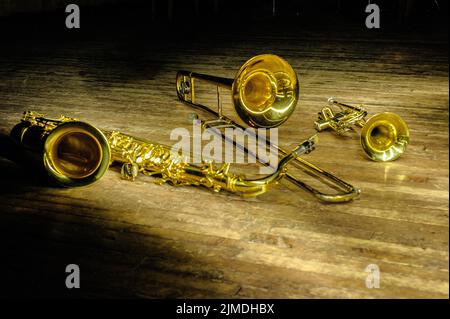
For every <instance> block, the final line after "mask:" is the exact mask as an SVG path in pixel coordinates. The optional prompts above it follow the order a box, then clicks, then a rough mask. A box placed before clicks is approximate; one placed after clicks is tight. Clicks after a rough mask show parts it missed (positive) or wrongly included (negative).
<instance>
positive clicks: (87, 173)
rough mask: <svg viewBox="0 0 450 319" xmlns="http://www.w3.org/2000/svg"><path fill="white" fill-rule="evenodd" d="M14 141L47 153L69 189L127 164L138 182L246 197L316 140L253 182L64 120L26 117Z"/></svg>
mask: <svg viewBox="0 0 450 319" xmlns="http://www.w3.org/2000/svg"><path fill="white" fill-rule="evenodd" d="M11 136H12V137H13V138H14V139H16V140H17V141H18V142H20V143H21V144H22V145H24V146H26V147H28V148H32V149H33V150H35V151H38V152H43V158H44V163H45V167H46V169H47V171H48V173H49V175H50V176H51V177H52V178H53V179H54V180H56V181H57V182H58V183H59V184H61V185H63V186H82V185H87V184H90V183H92V182H94V181H96V180H98V179H99V178H100V177H101V176H102V175H103V173H104V172H105V170H106V168H107V167H108V166H109V164H110V163H111V162H118V163H120V164H122V169H121V174H122V176H123V177H124V178H126V179H131V180H134V179H135V177H136V176H137V175H138V173H143V174H145V175H150V176H156V175H159V176H160V179H159V180H158V181H159V182H160V183H163V182H169V183H170V184H172V185H195V186H204V187H207V188H211V189H213V190H214V191H215V192H219V191H221V190H226V191H229V192H233V193H238V194H241V195H244V196H257V195H260V194H262V193H265V192H266V191H267V190H268V189H269V188H270V187H271V186H273V185H275V184H277V182H278V181H279V180H280V179H281V178H283V176H284V175H285V174H286V170H287V168H286V165H287V164H288V163H289V162H290V161H292V160H293V159H295V158H297V157H298V156H299V155H302V154H307V153H309V152H311V151H312V150H313V149H314V146H315V143H316V141H315V136H314V137H312V138H310V139H308V140H306V141H304V142H303V143H302V144H300V145H298V146H297V147H296V148H295V149H294V150H293V151H292V152H290V153H289V154H287V155H286V156H285V157H284V158H283V159H282V160H281V161H280V162H279V164H278V167H277V169H276V171H275V172H274V173H273V174H271V175H268V176H266V177H263V178H259V179H254V180H248V179H245V178H244V177H242V176H237V175H235V174H232V173H230V172H229V164H224V165H223V166H222V167H220V168H217V167H215V166H214V165H213V164H212V163H202V164H201V165H193V164H189V163H186V162H185V161H184V160H183V159H182V157H181V156H179V155H178V154H174V153H173V152H172V151H171V148H170V147H169V146H166V145H162V144H158V143H154V142H150V141H146V140H142V139H139V138H135V137H132V136H130V135H126V134H123V133H120V132H117V131H100V130H98V129H97V128H95V127H93V126H91V125H89V124H87V123H84V122H80V121H77V120H75V119H73V118H69V117H65V116H62V117H61V118H59V119H57V120H52V119H48V118H45V117H44V116H43V115H42V114H38V113H35V112H25V114H24V116H23V118H22V121H21V123H19V124H17V125H16V126H15V127H14V128H13V130H12V132H11Z"/></svg>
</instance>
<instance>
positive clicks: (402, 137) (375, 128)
mask: <svg viewBox="0 0 450 319" xmlns="http://www.w3.org/2000/svg"><path fill="white" fill-rule="evenodd" d="M328 104H329V105H330V106H331V105H336V106H338V107H339V108H340V109H341V111H340V112H337V113H335V112H334V111H333V110H332V109H331V107H330V106H325V107H323V108H322V110H321V111H320V112H319V118H318V120H317V121H316V122H314V126H315V128H316V130H317V131H318V132H321V131H323V130H326V129H328V128H331V129H332V130H334V131H336V132H337V134H338V135H343V134H344V133H346V132H348V131H350V130H353V126H357V127H360V128H362V129H361V133H360V141H361V146H362V148H363V150H364V153H365V154H366V155H367V156H368V157H369V158H370V159H371V160H374V161H381V162H387V161H393V160H396V159H397V158H399V157H400V156H401V155H402V154H403V153H404V152H405V151H406V147H407V146H408V143H409V129H408V126H407V125H406V122H405V121H404V120H403V119H402V118H401V117H400V116H399V115H397V114H395V113H391V112H383V113H378V114H376V115H373V116H372V117H371V118H369V119H368V120H366V116H367V111H366V110H365V109H364V108H363V107H362V106H352V105H348V104H343V103H340V102H338V101H336V100H335V99H334V98H329V99H328Z"/></svg>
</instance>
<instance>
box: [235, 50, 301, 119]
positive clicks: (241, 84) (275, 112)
mask: <svg viewBox="0 0 450 319" xmlns="http://www.w3.org/2000/svg"><path fill="white" fill-rule="evenodd" d="M231 90H232V99H233V104H234V107H235V110H236V113H237V114H238V115H239V117H240V118H241V120H242V121H244V122H245V123H247V124H248V125H250V126H252V127H265V128H271V127H276V126H279V125H281V124H282V123H284V122H285V121H286V120H287V119H288V118H289V117H290V116H291V114H292V112H294V110H295V107H296V105H297V101H298V96H299V82H298V78H297V73H296V72H295V71H294V69H293V68H292V67H291V65H290V64H289V63H288V62H287V61H286V60H284V59H282V58H280V57H279V56H276V55H272V54H262V55H257V56H254V57H253V58H251V59H250V60H248V61H247V62H245V63H244V64H243V65H242V67H241V68H240V69H239V71H238V73H237V75H236V77H235V79H234V81H233V85H232V88H231Z"/></svg>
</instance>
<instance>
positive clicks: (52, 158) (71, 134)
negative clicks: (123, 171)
mask: <svg viewBox="0 0 450 319" xmlns="http://www.w3.org/2000/svg"><path fill="white" fill-rule="evenodd" d="M11 137H12V138H13V139H14V140H16V141H17V142H19V143H20V144H22V145H23V146H25V148H27V149H30V150H32V151H35V152H37V153H39V154H42V160H43V164H44V167H45V169H46V171H47V173H48V175H49V176H50V177H51V178H52V179H53V180H54V181H56V182H57V183H58V184H60V185H62V186H67V187H76V186H85V185H89V184H92V183H94V182H95V181H97V180H99V179H100V178H101V177H102V176H103V174H104V173H105V171H106V170H107V168H108V167H109V162H110V148H109V144H108V141H107V140H106V137H105V136H104V135H103V133H102V132H101V131H99V130H98V129H97V128H95V127H93V126H92V125H89V124H87V123H85V122H80V121H76V120H74V119H71V118H67V117H64V116H62V117H61V118H59V119H57V120H51V119H47V118H44V117H43V115H41V114H38V113H35V112H25V113H24V116H23V118H22V121H21V122H20V123H19V124H17V125H16V126H15V127H14V128H13V129H12V131H11Z"/></svg>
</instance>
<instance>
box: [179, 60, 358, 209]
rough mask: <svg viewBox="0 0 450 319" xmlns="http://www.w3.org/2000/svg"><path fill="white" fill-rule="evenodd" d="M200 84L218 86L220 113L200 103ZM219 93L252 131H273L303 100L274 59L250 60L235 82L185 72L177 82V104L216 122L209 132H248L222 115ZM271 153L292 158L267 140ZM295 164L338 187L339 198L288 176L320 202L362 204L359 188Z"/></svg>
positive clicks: (290, 73)
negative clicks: (227, 92) (224, 91)
mask: <svg viewBox="0 0 450 319" xmlns="http://www.w3.org/2000/svg"><path fill="white" fill-rule="evenodd" d="M198 81H203V82H206V83H210V84H214V85H215V86H216V92H217V111H215V110H213V109H212V108H211V107H209V106H207V105H204V104H201V103H198V102H197V100H196V83H197V82H198ZM220 87H222V88H226V89H229V90H231V100H232V103H233V105H234V109H235V111H236V113H237V114H238V116H239V118H240V119H241V120H242V121H243V122H245V123H246V124H247V125H249V126H251V127H262V128H272V127H277V126H279V125H281V124H282V123H284V122H285V121H286V120H287V119H288V118H289V117H290V116H291V115H292V113H293V112H294V110H295V107H296V105H297V102H298V96H299V81H298V78H297V74H296V72H295V71H294V70H293V68H292V67H291V66H290V65H289V63H288V62H287V61H285V60H284V59H282V58H280V57H278V56H276V55H271V54H263V55H257V56H255V57H253V58H251V59H249V60H248V61H247V62H245V63H244V64H243V65H242V66H241V68H240V69H239V71H238V72H237V75H236V76H235V78H234V79H227V78H221V77H216V76H211V75H205V74H200V73H194V72H190V71H183V70H182V71H178V73H177V76H176V90H177V95H178V98H179V99H180V100H181V101H182V102H184V103H186V104H188V105H190V106H191V107H193V108H197V109H200V110H203V111H206V112H207V113H209V114H211V115H213V116H214V117H215V118H216V119H215V120H209V121H202V126H203V128H204V129H206V128H225V127H234V128H240V129H243V130H244V129H245V128H244V127H243V126H242V125H240V124H238V123H236V122H235V121H233V120H232V119H231V118H229V117H227V116H225V115H224V114H223V112H222V106H221V97H220V90H219V88H220ZM220 134H221V136H222V138H223V139H224V140H226V141H227V138H226V136H225V134H224V133H223V132H221V133H220ZM233 144H234V145H235V146H236V147H239V148H241V149H242V150H244V151H245V152H246V153H248V154H250V153H249V152H248V150H247V149H246V148H245V147H244V146H242V145H237V144H236V143H235V142H233ZM266 147H267V148H268V149H269V150H272V149H275V150H277V151H278V154H279V155H280V156H287V155H288V154H289V152H287V151H286V150H284V149H282V148H280V147H279V146H277V145H273V144H271V143H270V142H269V141H268V140H266ZM256 159H257V160H258V161H259V162H260V163H261V164H264V165H266V163H265V162H264V161H262V160H261V159H260V158H259V157H256ZM291 164H292V165H294V166H295V167H297V168H300V169H302V170H303V171H305V172H307V173H308V174H312V175H313V176H315V177H316V178H317V179H319V180H320V181H321V182H322V183H324V184H326V185H328V186H330V185H333V186H334V187H335V188H337V189H338V190H340V191H341V192H340V193H338V194H329V193H323V192H321V191H319V190H318V189H316V188H314V187H312V186H310V185H309V184H306V183H305V182H303V181H302V180H300V179H299V178H297V177H295V176H293V175H292V174H290V173H289V172H288V173H286V179H287V180H288V181H289V182H291V183H292V184H294V185H296V186H297V187H300V188H302V189H304V190H306V191H308V192H309V193H311V194H312V195H314V196H315V197H316V198H318V199H319V200H321V201H324V202H334V203H337V202H348V201H351V200H353V199H355V198H357V197H358V196H359V194H360V192H361V191H360V189H358V188H357V187H354V186H352V185H351V184H349V183H347V182H345V181H343V180H342V179H340V178H338V177H336V176H335V175H333V174H331V173H329V172H327V171H325V170H323V169H321V168H319V167H317V166H316V165H313V164H312V163H309V162H308V161H306V160H304V159H302V158H301V157H300V156H297V157H296V158H295V159H294V160H293V161H292V162H291Z"/></svg>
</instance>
